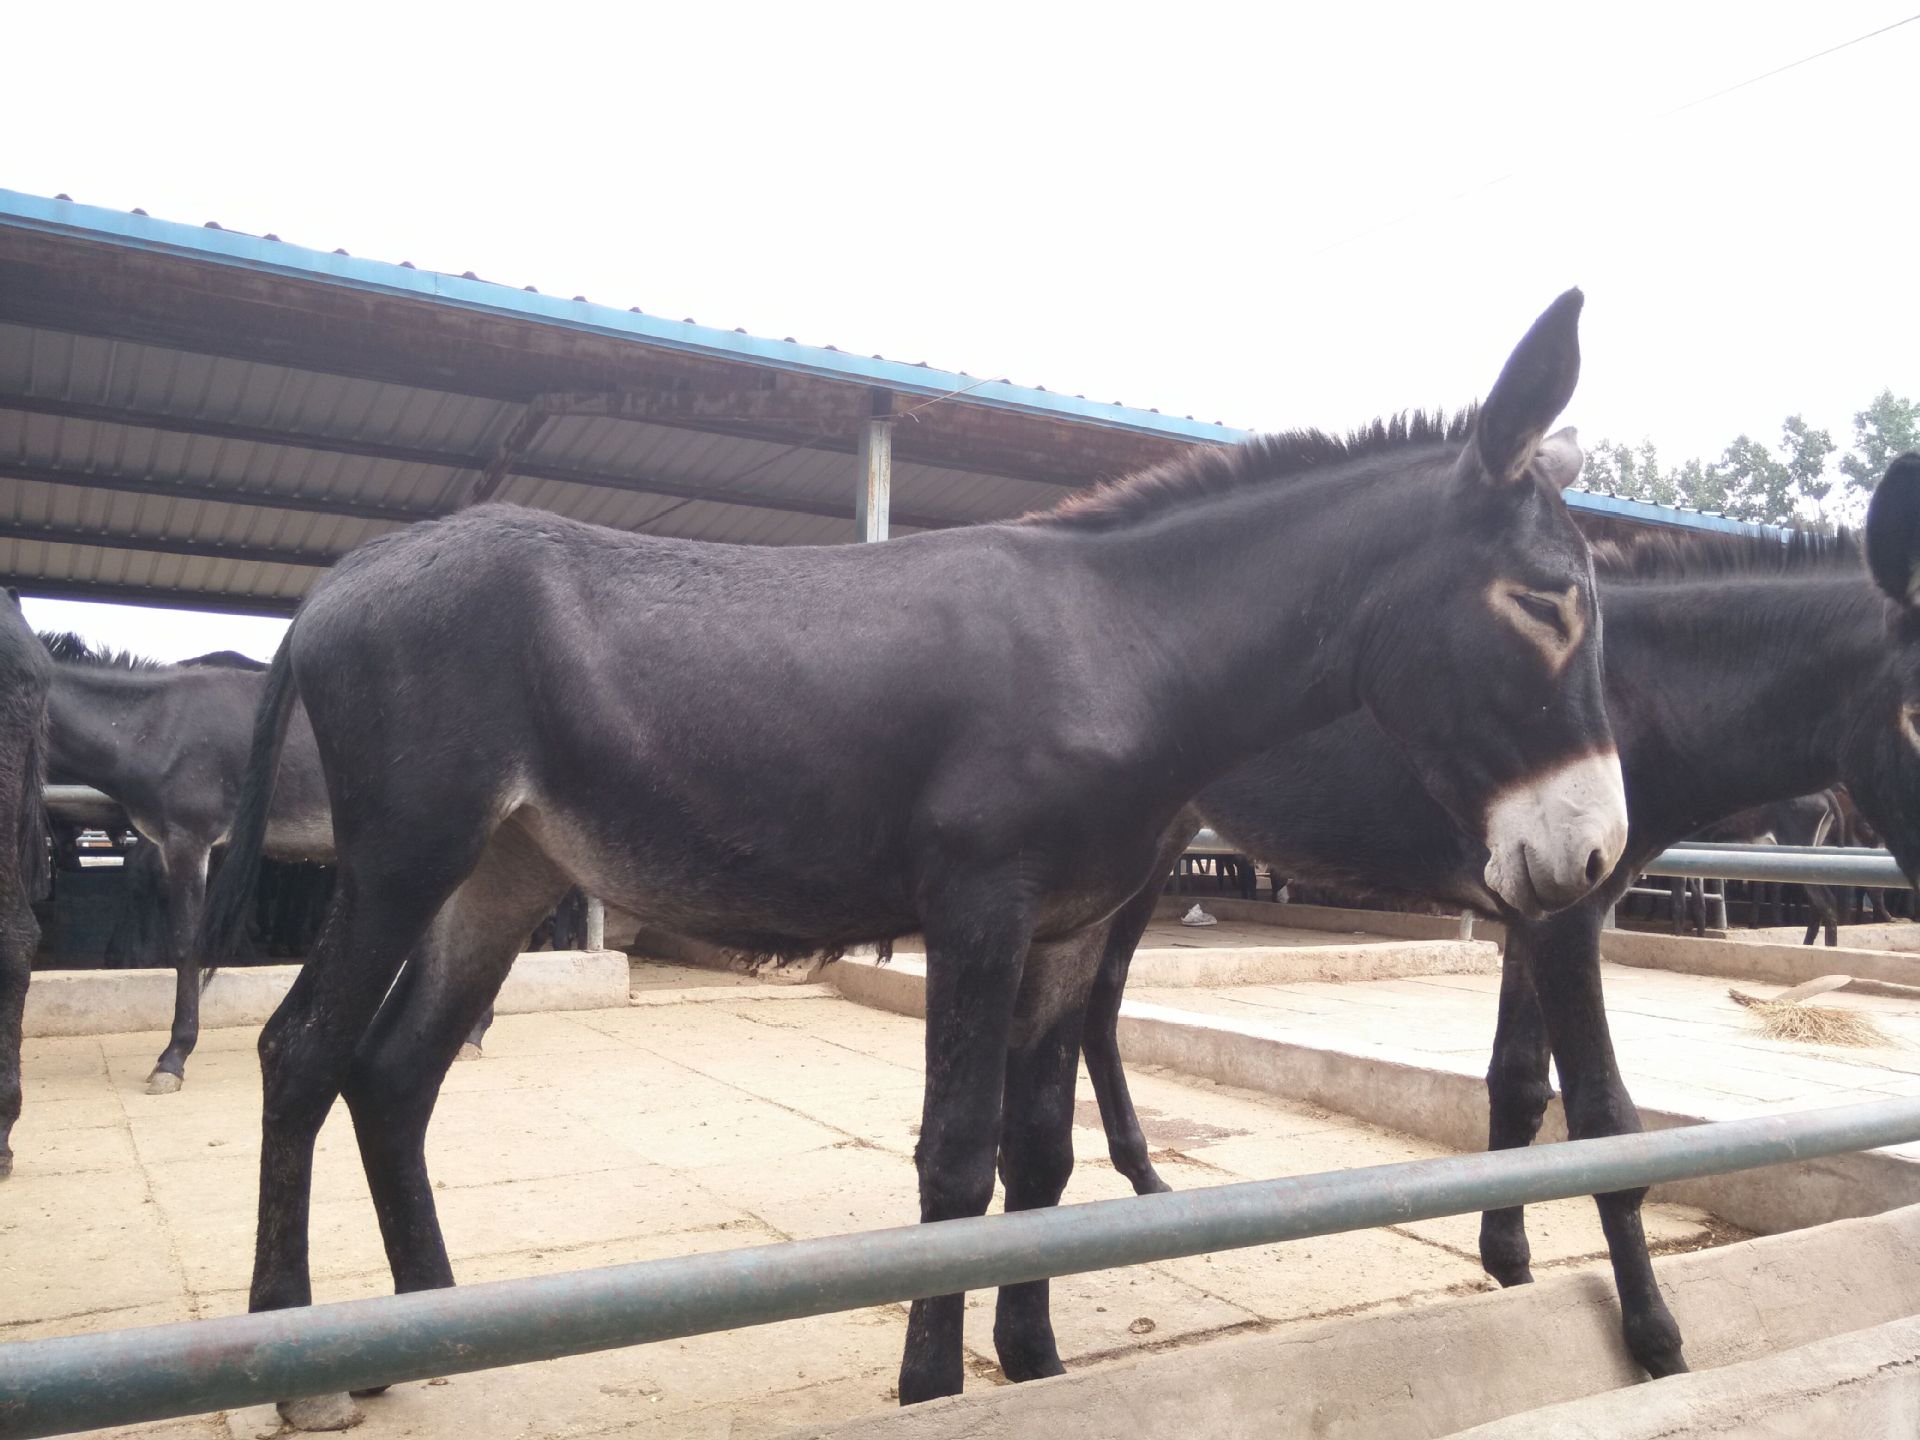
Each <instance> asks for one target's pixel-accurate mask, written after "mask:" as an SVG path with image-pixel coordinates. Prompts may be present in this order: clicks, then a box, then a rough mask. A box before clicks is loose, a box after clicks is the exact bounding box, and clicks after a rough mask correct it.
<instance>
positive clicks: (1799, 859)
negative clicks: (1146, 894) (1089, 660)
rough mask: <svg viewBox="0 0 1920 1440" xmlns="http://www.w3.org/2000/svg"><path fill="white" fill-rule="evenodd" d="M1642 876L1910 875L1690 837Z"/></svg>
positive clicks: (1871, 862) (1828, 854)
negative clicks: (1690, 838)
mask: <svg viewBox="0 0 1920 1440" xmlns="http://www.w3.org/2000/svg"><path fill="white" fill-rule="evenodd" d="M1187 853H1188V854H1189V855H1236V854H1238V853H1240V852H1239V851H1238V850H1237V849H1236V848H1235V847H1234V846H1233V844H1232V843H1231V842H1229V841H1227V840H1225V839H1223V838H1222V837H1221V836H1220V834H1219V833H1218V832H1217V831H1214V830H1202V831H1201V832H1200V833H1199V834H1198V835H1195V836H1194V837H1193V843H1192V844H1191V845H1189V846H1188V847H1187ZM1640 873H1641V874H1643V875H1662V876H1678V877H1684V878H1687V879H1700V880H1772V881H1778V882H1782V883H1786V884H1793V885H1863V886H1866V887H1867V888H1869V889H1874V890H1904V889H1906V888H1907V877H1906V876H1905V874H1903V873H1902V872H1901V869H1900V865H1899V862H1897V861H1896V860H1895V859H1894V858H1893V856H1892V854H1891V853H1890V852H1888V851H1886V850H1868V849H1865V848H1863V847H1859V846H1846V847H1842V846H1836V845H1738V844H1732V843H1729V842H1722V841H1710V840H1688V841H1686V842H1684V843H1682V844H1679V845H1675V846H1674V847H1673V848H1672V849H1670V850H1666V851H1663V852H1662V853H1661V854H1659V855H1657V856H1655V857H1654V859H1653V860H1652V861H1650V862H1649V863H1647V864H1646V865H1643V866H1641V867H1640Z"/></svg>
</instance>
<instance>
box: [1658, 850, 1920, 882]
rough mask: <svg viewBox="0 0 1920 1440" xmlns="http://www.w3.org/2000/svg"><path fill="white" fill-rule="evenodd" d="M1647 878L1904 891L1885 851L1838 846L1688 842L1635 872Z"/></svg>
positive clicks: (1896, 867) (1903, 879) (1897, 867)
mask: <svg viewBox="0 0 1920 1440" xmlns="http://www.w3.org/2000/svg"><path fill="white" fill-rule="evenodd" d="M1640 868H1641V873H1642V874H1646V875H1665V876H1678V877H1684V878H1687V879H1699V880H1771V881H1776V882H1782V883H1786V884H1792V885H1863V886H1866V887H1867V888H1869V889H1875V890H1904V889H1906V888H1907V877H1906V876H1905V874H1903V873H1902V872H1901V869H1900V865H1899V862H1898V861H1896V860H1895V859H1894V858H1893V856H1892V855H1890V854H1888V853H1887V852H1886V851H1885V850H1864V849H1842V848H1839V847H1837V846H1805V845H1795V846H1783V845H1709V844H1704V843H1694V842H1689V843H1687V844H1685V845H1676V846H1674V847H1673V848H1672V849H1671V850H1668V851H1665V852H1664V853H1662V854H1660V855H1657V856H1655V857H1654V858H1653V859H1652V860H1651V861H1649V862H1648V863H1647V864H1645V865H1643V866H1641V867H1640Z"/></svg>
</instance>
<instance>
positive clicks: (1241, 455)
mask: <svg viewBox="0 0 1920 1440" xmlns="http://www.w3.org/2000/svg"><path fill="white" fill-rule="evenodd" d="M1476 413H1477V411H1476V408H1474V407H1469V408H1468V409H1465V410H1461V411H1457V412H1456V413H1454V414H1453V415H1451V416H1448V415H1442V414H1439V413H1437V412H1434V413H1430V412H1428V411H1424V410H1407V411H1402V412H1401V413H1400V414H1398V415H1394V416H1390V417H1388V418H1387V419H1384V420H1376V421H1374V422H1373V423H1372V424H1371V425H1364V426H1362V427H1361V428H1360V429H1358V430H1355V431H1353V432H1352V433H1351V434H1349V435H1346V436H1339V435H1329V434H1327V433H1326V432H1325V431H1324V430H1288V431H1285V432H1283V433H1281V434H1276V435H1256V436H1254V437H1253V438H1252V439H1250V440H1247V441H1245V442H1243V443H1242V444H1239V445H1207V446H1197V447H1195V448H1194V449H1192V450H1190V451H1188V452H1187V453H1186V454H1184V455H1181V456H1180V457H1178V458H1177V459H1174V460H1169V461H1167V462H1166V463H1165V464H1163V465H1156V466H1154V467H1153V468H1152V469H1150V470H1141V471H1138V472H1136V473H1135V474H1132V475H1127V476H1123V477H1121V478H1120V479H1117V480H1108V481H1104V482H1102V483H1100V484H1098V485H1094V486H1091V487H1089V488H1087V489H1085V490H1077V491H1075V492H1074V493H1073V494H1071V495H1069V496H1067V497H1066V498H1065V499H1064V500H1062V501H1060V502H1059V503H1058V504H1057V505H1054V506H1052V507H1050V508H1049V509H1046V510H1036V511H1034V512H1032V513H1031V514H1028V515H1024V516H1022V517H1021V522H1022V523H1023V524H1032V525H1066V526H1073V527H1075V528H1078V529H1087V530H1105V529H1111V528H1113V527H1116V526H1120V525H1125V524H1128V523H1131V522H1132V521H1136V520H1141V519H1144V518H1146V517H1147V516H1150V515H1156V514H1159V513H1160V512H1162V511H1165V510H1172V509H1176V508H1179V507H1181V506H1184V505H1191V504H1193V503H1194V502H1195V501H1198V500H1203V499H1206V498H1207V497H1209V496H1213V495H1223V494H1226V493H1228V492H1230V491H1234V490H1245V489H1250V488H1252V487H1254V486H1258V485H1269V484H1277V483H1281V482H1284V481H1287V480H1291V479H1295V478H1297V477H1299V476H1301V475H1305V474H1307V473H1308V472H1310V471H1313V470H1317V469H1320V468H1322V467H1324V466H1327V465H1337V464H1342V463H1344V462H1347V461H1351V460H1362V459H1366V458H1367V457H1369V456H1373V455H1379V454H1383V453H1386V452H1389V451H1394V450H1405V449H1412V448H1415V447H1417V446H1426V445H1439V444H1443V443H1446V442H1458V441H1462V440H1465V439H1466V438H1467V433H1468V431H1470V430H1471V429H1472V428H1473V418H1474V415H1475V414H1476Z"/></svg>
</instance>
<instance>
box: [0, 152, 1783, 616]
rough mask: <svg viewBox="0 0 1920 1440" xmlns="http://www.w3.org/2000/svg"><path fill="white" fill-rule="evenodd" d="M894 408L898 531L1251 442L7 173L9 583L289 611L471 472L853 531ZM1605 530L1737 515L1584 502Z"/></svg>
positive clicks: (1118, 409)
mask: <svg viewBox="0 0 1920 1440" xmlns="http://www.w3.org/2000/svg"><path fill="white" fill-rule="evenodd" d="M876 413H892V414H894V415H895V416H897V417H901V418H900V420H899V421H898V423H896V424H895V426H894V459H893V495H892V522H893V528H894V529H895V531H896V532H904V531H909V530H915V529H925V528H930V527H939V526H948V525H963V524H970V523H975V522H978V521H983V520H990V519H996V518H1001V517H1004V516H1008V515H1014V514H1018V513H1020V512H1022V511H1025V510H1029V509H1032V508H1034V507H1035V506H1038V505H1043V504H1047V503H1050V502H1051V501H1053V500H1055V499H1057V498H1058V497H1059V496H1060V495H1061V494H1062V493H1064V491H1065V490H1066V489H1069V488H1072V487H1076V486H1080V485H1084V484H1088V483H1090V482H1093V481H1096V480H1100V479H1105V478H1109V477H1111V476H1115V475H1121V474H1125V473H1127V472H1128V471H1131V470H1135V469H1138V468H1141V467H1143V466H1146V465H1151V464H1155V463H1158V462H1159V461H1162V460H1165V459H1168V458H1170V457H1171V456H1173V455H1176V454H1178V453H1179V452H1180V451H1182V450H1184V449H1185V448H1187V447H1189V446H1192V445H1195V444H1220V443H1228V442H1231V441H1234V440H1237V439H1240V438H1242V436H1243V434H1244V432H1241V431H1238V430H1234V429H1231V428H1229V427H1227V426H1224V425H1218V424H1207V423H1204V422H1200V421H1195V420H1193V419H1192V418H1190V417H1189V418H1184V419H1183V418H1179V417H1175V416H1170V415H1162V414H1160V413H1158V412H1157V411H1152V410H1141V409H1135V408H1132V407H1128V406H1124V405H1119V404H1102V403H1098V402H1094V401H1089V400H1086V399H1085V398H1083V397H1079V396H1068V395H1061V394H1057V393H1054V392H1051V391H1047V390H1045V389H1040V388H1030V387H1024V386H1018V385H1013V384H1010V383H1008V382H1006V381H1003V380H983V379H980V378H979V377H977V376H970V375H966V374H960V373H954V372H949V371H942V370H936V369H933V368H931V367H929V366H926V365H924V364H907V363H903V362H900V361H896V360H887V359H884V358H882V357H880V356H871V357H868V356H858V355H852V354H849V353H847V352H845V351H841V350H836V349H834V348H833V347H831V346H826V347H821V346H813V345H803V344H799V343H797V342H795V341H793V340H768V339H762V338H759V337H756V336H751V335H747V334H745V333H743V332H740V331H728V330H719V329H714V328H711V327H707V326H701V325H697V324H695V323H693V322H692V321H690V320H667V319H662V318H660V317H657V316H651V315H645V314H642V313H640V312H639V311H637V310H620V309H616V308H614V307H611V306H606V305H598V304H593V303H591V302H588V301H586V300H585V299H583V298H579V297H576V298H574V299H571V300H565V299H560V298H557V297H554V296H548V295H541V294H538V293H535V292H533V291H532V290H530V289H528V290H520V289H515V288H512V287H510V286H506V285H500V284H495V283H492V282H490V281H486V280H482V279H479V278H478V277H476V276H474V275H473V274H471V273H468V274H466V275H462V276H454V275H445V274H440V273H437V272H432V271H425V270H419V269H416V268H414V267H412V266H411V265H408V264H405V263H402V264H398V265H395V264H388V263H386V262H382V261H374V260H366V259H361V258H358V257H355V256H351V255H348V254H346V253H345V252H344V251H334V252H332V253H327V252H323V251H318V250H310V249H305V248H303V247H300V246H297V245H291V244H288V243H286V242H285V241H282V240H280V239H278V238H277V237H275V236H272V235H268V236H254V235H246V234H241V233H239V232H236V231H232V230H225V229H222V228H220V227H219V226H217V225H214V224H209V225H206V226H193V225H183V224H177V223H172V222H168V221H162V220H155V219H153V218H151V217H149V216H147V215H145V214H142V213H140V212H138V211H136V212H133V213H131V214H127V213H122V212H119V211H112V210H105V209H100V208H98V207H93V206H87V205H80V204H76V203H74V202H72V201H70V200H67V199H64V198H56V199H52V200H49V199H44V198H41V197H38V196H32V195H24V194H20V193H17V192H13V191H6V190H0V577H4V579H5V582H6V583H8V584H11V585H15V586H18V587H19V588H21V589H22V590H25V591H27V592H29V593H33V594H40V595H52V596H65V597H72V598H82V599H105V600H118V601H127V602H133V603H147V604H160V605H174V606H182V607H193V608H205V609H214V610H226V611H236V612H247V611H253V612H264V613H284V612H286V611H289V610H291V609H292V607H293V606H294V605H295V604H296V603H297V602H298V600H299V598H300V597H301V596H302V595H303V594H304V593H305V591H306V589H307V587H308V586H309V585H310V584H311V583H312V582H313V580H314V578H315V577H316V576H317V575H318V574H319V573H320V571H321V570H322V569H324V568H325V567H326V566H327V565H329V564H331V563H332V562H333V560H335V559H337V558H338V557H339V556H340V555H342V554H344V553H345V552H346V551H347V550H349V549H351V548H352V547H353V546H355V545H356V544H358V543H360V542H361V541H363V540H366V539H368V538H370V537H371V536H373V535H376V534H379V533H381V532H383V531H385V530H388V529H391V528H392V527H394V526H395V525H397V524H404V523H406V522H409V521H411V520H416V519H421V518H425V517H427V516H431V515H435V514H440V513H444V512H445V511H446V510H449V509H452V508H454V507H455V506H457V505H458V504H459V503H461V502H462V500H463V499H464V498H465V497H467V496H468V495H469V494H471V493H473V491H474V489H475V487H479V488H480V489H481V490H482V491H483V492H486V493H492V494H493V495H495V497H496V498H500V499H505V500H513V501H518V502H520V503H523V504H529V505H537V506H542V507H544V508H547V509H551V510H555V511H558V512H560V513H562V514H565V515H570V516H575V517H577V518H579V519H583V520H589V521H593V522H596V523H599V524H605V525H615V526H621V527H626V528H631V529H638V530H645V531H647V532H649V533H652V534H662V535H681V536H689V537H694V538H699V539H709V540H726V541H736V542H745V543H756V544H818V543H828V542H835V541H841V540H847V539H851V538H852V515H853V503H854V484H853V471H854V467H853V462H852V459H851V458H850V457H851V456H852V453H853V451H854V448H855V445H856V441H857V436H858V434H859V432H860V430H861V429H862V428H863V427H864V425H865V422H866V421H867V420H868V419H869V418H870V417H871V416H873V415H874V414H876ZM1569 498H1570V499H1571V501H1572V502H1573V504H1574V505H1575V507H1576V508H1577V509H1578V510H1580V511H1583V512H1585V513H1586V514H1587V515H1588V516H1590V517H1591V519H1592V522H1593V525H1594V528H1596V529H1608V528H1611V527H1613V526H1617V525H1620V524H1630V525H1636V526H1637V525H1649V524H1651V525H1678V526H1682V527H1685V528H1697V529H1711V530H1723V531H1734V530H1737V531H1750V530H1753V529H1754V528H1756V527H1751V526H1746V525H1741V524H1737V523H1736V522H1732V521H1728V520H1725V519H1722V518H1720V517H1717V516H1703V515H1698V514H1694V513H1691V512H1681V511H1674V510H1667V509H1663V508H1661V507H1658V506H1652V505H1645V504H1641V503H1639V502H1636V501H1627V500H1620V499H1616V498H1614V497H1610V496H1599V495H1590V494H1585V493H1580V492H1576V493H1574V494H1573V495H1571V496H1570V497H1569Z"/></svg>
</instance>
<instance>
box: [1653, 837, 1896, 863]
mask: <svg viewBox="0 0 1920 1440" xmlns="http://www.w3.org/2000/svg"><path fill="white" fill-rule="evenodd" d="M1672 848H1673V849H1675V850H1724V851H1726V852H1728V853H1729V854H1733V855H1873V856H1877V857H1879V858H1880V859H1882V860H1887V859H1891V858H1892V857H1893V852H1892V851H1891V850H1886V849H1882V848H1880V847H1877V846H1869V845H1756V844H1754V843H1752V842H1751V841H1746V840H1682V841H1681V842H1680V843H1679V844H1678V845H1675V846H1673V847H1672Z"/></svg>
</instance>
